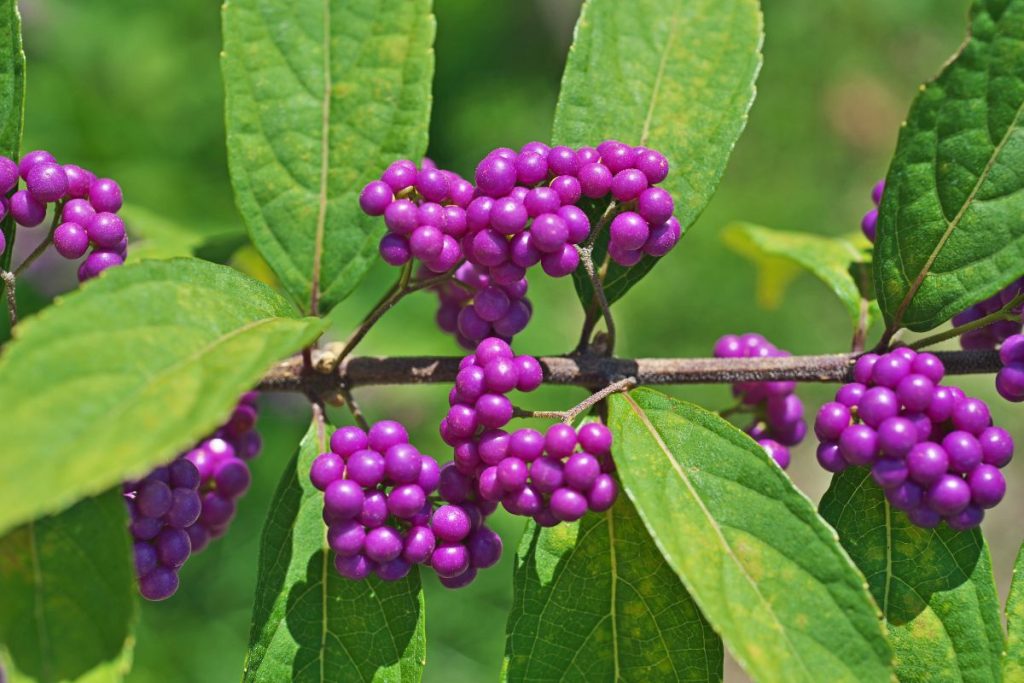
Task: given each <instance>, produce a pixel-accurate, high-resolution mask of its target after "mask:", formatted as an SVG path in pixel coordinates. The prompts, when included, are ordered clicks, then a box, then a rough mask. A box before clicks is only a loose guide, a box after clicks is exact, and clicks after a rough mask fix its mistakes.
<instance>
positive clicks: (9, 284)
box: [0, 270, 18, 330]
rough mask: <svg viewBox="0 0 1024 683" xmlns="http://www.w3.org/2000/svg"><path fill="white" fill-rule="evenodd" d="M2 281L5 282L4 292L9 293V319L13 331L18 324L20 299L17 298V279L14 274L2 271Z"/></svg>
mask: <svg viewBox="0 0 1024 683" xmlns="http://www.w3.org/2000/svg"><path fill="white" fill-rule="evenodd" d="M0 280H3V283H4V291H5V292H7V317H8V319H9V320H10V321H11V326H10V328H11V330H13V329H14V326H15V325H17V324H18V299H17V297H16V296H15V292H14V287H15V284H16V282H17V278H16V277H15V276H14V273H10V272H8V271H6V270H0Z"/></svg>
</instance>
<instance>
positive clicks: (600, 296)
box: [577, 247, 615, 356]
mask: <svg viewBox="0 0 1024 683" xmlns="http://www.w3.org/2000/svg"><path fill="white" fill-rule="evenodd" d="M577 250H578V251H579V253H580V260H581V261H583V268H584V270H586V271H587V277H589V278H590V284H591V286H592V287H593V288H594V297H595V298H596V299H597V302H598V305H599V306H600V307H601V315H602V316H604V326H605V328H606V330H607V333H608V340H607V345H606V347H605V349H604V354H605V355H607V356H610V355H611V354H612V351H614V350H615V320H614V319H613V318H612V309H611V305H610V304H609V303H608V297H606V296H605V293H604V285H603V284H602V282H601V278H600V277H598V274H597V271H596V270H595V269H594V259H593V252H594V248H593V247H577ZM589 318H590V316H587V319H588V320H589ZM587 327H588V325H587V324H586V322H585V323H584V330H585V331H587ZM589 328H590V331H592V330H593V324H591V325H589ZM587 336H588V337H589V336H590V334H589V331H587Z"/></svg>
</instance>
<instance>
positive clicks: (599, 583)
mask: <svg viewBox="0 0 1024 683" xmlns="http://www.w3.org/2000/svg"><path fill="white" fill-rule="evenodd" d="M514 581H515V584H514V585H515V594H514V596H513V602H512V611H511V613H510V614H509V619H508V637H507V640H506V643H505V669H504V679H505V680H508V681H531V682H532V681H720V680H722V641H721V639H720V638H719V637H718V636H716V635H715V633H714V632H713V631H712V630H711V627H710V626H709V625H708V623H707V622H706V621H705V620H704V617H703V616H701V614H700V611H699V610H698V609H697V606H696V605H694V604H693V600H692V599H691V598H690V596H689V595H688V594H687V592H686V589H685V588H684V587H683V585H682V584H681V583H680V582H679V577H677V576H676V575H675V573H673V571H672V569H671V568H670V567H669V566H668V565H667V564H666V563H665V560H664V559H663V558H662V557H661V554H660V553H659V552H658V549H657V548H656V547H655V545H654V542H653V541H652V540H651V538H650V536H648V535H647V530H646V529H644V526H643V523H642V522H641V521H640V518H639V517H638V516H637V513H636V510H635V509H634V508H633V505H632V503H630V502H629V500H628V499H627V498H626V497H625V496H621V497H620V498H619V500H618V502H617V503H616V504H615V506H614V507H613V508H612V509H611V510H608V511H607V512H604V513H601V514H589V515H587V516H586V517H584V518H583V519H582V520H581V521H580V522H577V523H574V524H559V525H558V526H556V527H553V528H550V529H544V528H541V527H539V526H537V525H536V524H534V523H533V522H530V523H529V524H528V526H527V529H526V533H525V534H524V535H523V540H522V542H521V543H520V546H519V552H518V554H517V555H516V570H515V580H514Z"/></svg>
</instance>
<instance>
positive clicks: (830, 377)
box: [259, 344, 1003, 397]
mask: <svg viewBox="0 0 1024 683" xmlns="http://www.w3.org/2000/svg"><path fill="white" fill-rule="evenodd" d="M342 348H343V347H342V346H341V345H339V344H330V345H328V346H327V347H325V348H324V349H317V350H314V351H313V363H314V367H318V368H330V367H334V370H333V371H332V372H326V371H323V372H316V373H313V374H306V373H304V372H303V371H302V357H301V356H295V357H293V358H291V359H288V360H286V361H283V362H281V363H278V364H277V365H276V366H274V368H273V369H271V371H270V372H269V373H268V374H267V375H265V376H264V378H263V381H262V382H261V383H260V385H259V389H260V390H261V391H290V392H301V393H306V394H312V395H314V396H325V397H326V396H332V395H336V394H337V392H338V387H339V386H341V385H343V384H344V385H345V386H347V387H348V388H349V389H352V388H353V387H359V386H367V385H406V384H437V383H442V382H443V383H450V382H453V381H454V380H455V375H456V374H457V373H458V371H459V361H460V360H462V359H461V358H460V357H456V356H420V357H417V356H396V357H383V358H382V357H367V356H362V357H354V358H345V359H344V361H343V362H338V360H337V355H336V354H338V353H339V351H340V349H342ZM935 355H936V356H938V357H939V359H940V360H941V361H942V362H943V364H944V365H945V366H946V374H947V375H969V374H990V373H995V372H998V371H999V369H1000V368H1002V367H1003V365H1002V362H1001V361H1000V360H999V354H998V353H997V352H996V351H980V350H970V351H937V352H935ZM858 356H859V354H855V353H837V354H828V355H821V356H784V357H768V358H614V357H611V358H609V357H604V356H597V355H589V354H584V355H569V356H546V357H540V358H538V359H537V360H538V361H540V364H541V367H542V368H543V370H544V381H545V382H546V383H547V384H559V385H573V386H582V387H603V386H606V385H608V384H611V383H612V382H617V381H619V380H621V379H624V378H626V377H633V378H635V379H636V384H637V386H645V385H670V384H733V383H736V382H766V381H782V380H793V381H797V382H849V381H852V369H853V364H854V362H855V361H856V360H857V358H858Z"/></svg>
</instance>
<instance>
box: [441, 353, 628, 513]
mask: <svg viewBox="0 0 1024 683" xmlns="http://www.w3.org/2000/svg"><path fill="white" fill-rule="evenodd" d="M542 380H543V373H542V371H541V367H540V363H538V362H537V359H535V358H533V357H532V356H515V355H513V353H512V349H511V348H510V347H509V345H508V344H507V343H505V342H504V341H502V340H500V339H495V338H489V339H485V340H483V341H482V342H480V343H479V344H478V345H477V347H476V350H475V353H474V354H472V355H470V356H466V357H465V358H463V360H462V362H461V363H460V369H459V373H458V375H457V376H456V378H455V387H454V388H453V389H452V391H451V393H450V395H449V403H450V405H451V408H450V409H449V411H448V414H447V416H445V418H444V419H443V420H442V421H441V437H442V438H443V439H444V441H445V443H447V444H449V445H450V446H452V447H453V449H454V455H455V457H454V462H453V463H452V464H451V465H450V466H446V468H445V469H444V470H443V472H442V483H441V494H442V496H443V497H444V498H445V499H446V500H449V501H451V502H460V503H461V502H464V501H472V502H477V503H479V502H480V501H486V502H488V503H491V504H496V503H498V502H499V501H500V502H501V504H502V505H503V506H504V507H505V509H506V510H508V511H509V512H510V513H512V514H514V515H523V516H527V517H533V518H534V519H535V520H536V521H537V522H538V523H539V524H542V525H545V526H552V525H554V524H557V523H558V522H559V521H575V520H577V519H579V518H580V517H582V516H583V515H584V514H585V513H586V512H587V510H588V509H591V510H595V511H601V510H606V509H608V508H609V507H611V505H612V504H613V503H614V502H615V497H616V495H617V493H618V488H617V485H616V483H615V480H614V479H613V478H612V476H611V475H610V472H611V471H612V469H613V466H612V462H611V457H610V456H611V432H609V431H608V429H607V428H606V427H604V426H603V425H599V424H587V425H584V426H582V427H581V428H580V430H579V432H578V433H577V431H576V430H575V429H573V428H572V427H571V426H569V425H566V424H557V425H553V426H552V427H551V428H549V429H548V430H547V433H546V434H541V433H540V432H538V431H536V430H534V429H519V430H516V431H514V432H512V433H511V434H510V433H509V432H507V431H506V430H504V429H502V428H503V427H504V426H505V425H507V424H508V422H509V421H510V420H511V419H512V416H513V407H512V403H511V401H509V400H508V398H507V397H506V396H505V394H507V393H508V392H510V391H512V390H513V389H518V390H519V391H533V390H534V389H536V388H537V387H538V386H540V383H541V381H542ZM577 449H579V450H577Z"/></svg>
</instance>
